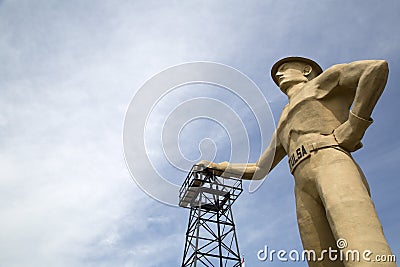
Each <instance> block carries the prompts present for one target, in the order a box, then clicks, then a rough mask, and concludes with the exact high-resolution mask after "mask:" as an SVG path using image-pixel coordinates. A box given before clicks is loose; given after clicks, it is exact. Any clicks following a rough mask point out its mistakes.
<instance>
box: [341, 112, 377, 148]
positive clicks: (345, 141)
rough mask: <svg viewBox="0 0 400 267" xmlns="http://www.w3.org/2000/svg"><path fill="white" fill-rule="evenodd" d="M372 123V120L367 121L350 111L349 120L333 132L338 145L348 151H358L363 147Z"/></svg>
mask: <svg viewBox="0 0 400 267" xmlns="http://www.w3.org/2000/svg"><path fill="white" fill-rule="evenodd" d="M372 122H373V121H372V119H370V120H365V119H363V118H360V117H358V116H357V115H355V114H354V113H353V112H352V111H350V113H349V119H348V120H347V121H345V122H344V123H343V124H341V125H340V126H339V127H337V128H336V129H335V130H334V131H333V136H334V137H335V139H336V141H337V142H338V144H339V145H340V146H341V147H343V148H344V149H346V150H347V151H349V152H353V151H356V150H358V149H360V148H361V147H362V146H363V145H362V143H361V139H362V138H363V136H364V133H365V131H366V130H367V128H368V126H369V125H371V123H372Z"/></svg>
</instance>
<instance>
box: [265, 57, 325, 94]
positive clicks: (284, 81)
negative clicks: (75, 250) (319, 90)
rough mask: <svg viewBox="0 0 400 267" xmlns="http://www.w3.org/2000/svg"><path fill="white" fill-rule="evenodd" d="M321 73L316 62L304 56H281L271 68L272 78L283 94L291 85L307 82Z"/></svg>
mask: <svg viewBox="0 0 400 267" xmlns="http://www.w3.org/2000/svg"><path fill="white" fill-rule="evenodd" d="M321 73H322V68H321V67H320V66H319V65H318V63H316V62H315V61H313V60H311V59H308V58H304V57H286V58H282V59H281V60H279V61H278V62H276V63H275V64H274V65H273V66H272V69H271V76H272V79H273V80H274V82H275V83H276V84H277V85H278V86H279V88H280V89H281V90H282V92H283V93H285V94H286V91H287V89H288V88H290V87H291V86H293V85H295V84H298V83H304V82H308V81H310V80H312V79H314V78H315V77H317V76H318V75H319V74H321Z"/></svg>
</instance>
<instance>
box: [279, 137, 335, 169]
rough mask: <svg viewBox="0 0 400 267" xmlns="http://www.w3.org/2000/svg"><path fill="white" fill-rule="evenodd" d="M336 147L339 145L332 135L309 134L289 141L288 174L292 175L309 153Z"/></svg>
mask: <svg viewBox="0 0 400 267" xmlns="http://www.w3.org/2000/svg"><path fill="white" fill-rule="evenodd" d="M338 146H339V144H338V142H337V141H336V139H335V137H334V136H333V134H329V135H322V134H315V133H311V134H304V135H301V136H298V137H297V138H293V139H291V140H290V142H289V148H288V151H287V152H288V153H287V154H288V158H289V167H290V172H291V173H293V172H294V169H295V168H296V167H297V166H298V165H299V164H300V162H302V161H303V160H305V159H306V158H308V157H310V156H311V152H313V151H316V150H318V149H322V148H327V147H338Z"/></svg>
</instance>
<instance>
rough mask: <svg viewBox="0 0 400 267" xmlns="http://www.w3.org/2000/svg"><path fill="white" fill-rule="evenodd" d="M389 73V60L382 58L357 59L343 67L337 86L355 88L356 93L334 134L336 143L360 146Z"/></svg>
mask: <svg viewBox="0 0 400 267" xmlns="http://www.w3.org/2000/svg"><path fill="white" fill-rule="evenodd" d="M388 73H389V69H388V64H387V62H386V61H384V60H363V61H356V62H353V63H350V64H346V65H344V66H343V67H342V69H341V73H340V78H339V86H340V87H342V88H352V89H353V88H354V90H355V96H354V100H353V103H352V108H351V110H350V112H349V117H348V119H347V121H345V122H344V123H343V124H341V125H340V126H339V127H338V128H336V129H335V131H334V132H333V134H334V136H335V138H336V140H337V141H338V143H339V145H341V146H342V147H344V148H346V149H347V150H348V151H355V150H357V149H358V148H360V147H361V146H362V145H361V139H362V137H363V136H364V133H365V131H366V129H367V128H368V126H369V125H371V123H372V122H373V120H372V119H371V118H370V116H371V113H372V111H373V109H374V107H375V105H376V103H377V101H378V99H379V97H380V96H381V94H382V92H383V90H384V88H385V85H386V81H387V77H388Z"/></svg>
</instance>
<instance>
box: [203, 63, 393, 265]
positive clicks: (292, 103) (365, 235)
mask: <svg viewBox="0 0 400 267" xmlns="http://www.w3.org/2000/svg"><path fill="white" fill-rule="evenodd" d="M271 74H272V78H273V80H274V81H275V83H276V84H277V85H278V86H279V87H280V89H281V90H282V92H284V93H285V94H286V95H287V96H288V98H289V103H288V104H287V105H286V106H285V107H284V109H283V111H282V114H281V117H280V119H279V122H278V127H277V129H276V131H275V133H274V135H273V137H272V140H271V143H270V145H269V146H268V148H267V149H266V150H265V151H264V152H263V154H262V155H261V157H260V158H259V160H258V161H257V162H256V163H254V164H231V163H228V162H222V163H213V162H208V161H201V162H200V163H199V164H200V165H203V166H205V167H208V168H214V169H217V170H219V171H221V172H224V171H227V172H230V173H236V174H237V175H238V176H240V177H242V179H247V180H250V179H262V178H264V177H265V176H266V175H267V174H268V173H269V172H270V171H271V170H272V169H273V168H274V167H275V166H276V165H277V164H278V163H279V162H280V161H281V160H282V159H283V158H284V157H285V156H286V155H287V156H288V161H289V167H290V170H291V173H292V174H293V176H294V179H295V196H296V212H297V219H298V225H299V230H300V235H301V240H302V242H303V247H304V249H305V250H314V251H315V253H316V255H321V254H320V253H322V251H323V250H328V249H329V247H331V248H332V249H335V248H336V247H337V246H336V241H337V240H339V239H345V240H346V241H347V247H346V248H345V249H344V250H343V254H345V253H346V251H347V252H351V250H358V251H359V253H360V260H359V261H357V260H352V257H349V260H348V261H346V260H344V261H340V260H337V261H332V260H330V259H329V258H328V257H324V260H323V261H309V266H396V264H395V263H394V262H391V263H390V262H386V263H378V262H372V261H371V262H368V260H367V259H368V258H369V259H375V256H379V255H385V256H386V255H391V254H392V252H391V251H390V248H389V246H388V244H387V241H386V239H385V237H384V234H383V230H382V226H381V223H380V221H379V219H378V216H377V213H376V210H375V207H374V204H373V202H372V200H371V197H370V191H369V186H368V183H367V180H366V178H365V176H364V174H363V172H362V170H361V169H360V167H359V166H358V165H357V163H356V162H355V161H354V159H353V158H352V156H351V154H350V153H351V152H353V151H356V150H357V149H359V148H361V147H362V144H361V139H362V137H363V136H364V133H365V131H366V129H367V128H368V126H369V125H371V123H372V121H373V120H372V119H371V118H370V115H371V113H372V110H373V109H374V107H375V105H376V102H377V101H378V99H379V97H380V96H381V94H382V91H383V89H384V87H385V85H386V80H387V77H388V64H387V62H386V61H384V60H363V61H356V62H352V63H349V64H338V65H334V66H332V67H330V68H329V69H327V70H325V71H324V72H323V71H322V69H321V67H320V66H319V65H318V64H317V63H316V62H314V61H312V60H310V59H307V58H302V57H288V58H284V59H281V60H279V61H278V62H277V63H275V64H274V66H273V67H272V70H271ZM364 251H371V254H369V253H367V254H368V255H367V257H365V259H364V257H363V255H362V253H363V252H364Z"/></svg>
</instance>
